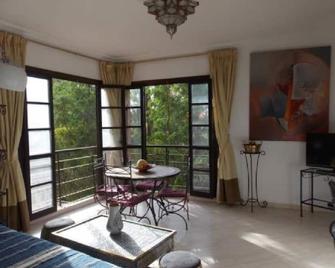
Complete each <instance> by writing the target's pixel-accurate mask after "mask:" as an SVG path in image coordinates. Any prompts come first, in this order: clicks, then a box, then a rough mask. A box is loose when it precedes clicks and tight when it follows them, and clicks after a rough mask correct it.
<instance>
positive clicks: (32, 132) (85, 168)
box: [20, 67, 100, 219]
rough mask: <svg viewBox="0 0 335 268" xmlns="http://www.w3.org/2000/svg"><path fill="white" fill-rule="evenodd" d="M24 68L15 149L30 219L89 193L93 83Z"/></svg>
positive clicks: (93, 138)
mask: <svg viewBox="0 0 335 268" xmlns="http://www.w3.org/2000/svg"><path fill="white" fill-rule="evenodd" d="M27 73H28V80H27V86H26V113H25V123H24V132H23V135H22V142H21V146H20V151H21V155H22V156H23V157H22V160H24V162H23V164H24V167H25V168H23V173H24V177H25V179H26V185H27V187H26V190H27V197H28V204H29V209H30V216H31V219H35V218H38V217H40V216H43V215H46V214H48V213H51V212H54V211H56V210H57V209H59V208H61V207H64V206H67V205H69V204H71V202H73V201H77V200H79V199H81V198H85V197H88V196H91V195H92V194H93V192H94V189H95V185H94V184H95V181H94V178H93V174H92V165H93V161H94V158H95V157H96V156H97V144H98V142H99V141H98V140H97V137H98V135H97V121H99V119H100V117H99V118H98V119H97V112H96V111H97V110H96V108H97V105H96V99H97V98H96V92H97V88H98V87H99V84H98V81H94V80H89V79H85V78H80V77H73V76H69V75H66V74H61V73H54V72H50V71H45V70H40V69H37V68H31V67H28V68H27ZM99 139H100V137H99ZM57 204H58V207H57Z"/></svg>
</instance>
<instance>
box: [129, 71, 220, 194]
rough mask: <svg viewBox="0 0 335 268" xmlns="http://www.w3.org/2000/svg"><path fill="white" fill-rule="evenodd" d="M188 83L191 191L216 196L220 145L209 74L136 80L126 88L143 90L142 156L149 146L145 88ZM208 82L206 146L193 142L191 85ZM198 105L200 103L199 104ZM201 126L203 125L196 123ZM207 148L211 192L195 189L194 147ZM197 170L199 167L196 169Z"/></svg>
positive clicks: (145, 153) (144, 156)
mask: <svg viewBox="0 0 335 268" xmlns="http://www.w3.org/2000/svg"><path fill="white" fill-rule="evenodd" d="M179 83H183V84H188V95H189V120H188V121H189V145H187V146H188V148H189V156H190V193H191V195H194V196H199V197H206V198H214V197H215V196H216V187H217V158H218V145H217V142H216V137H215V130H214V121H213V120H214V119H213V109H212V80H211V78H210V76H209V75H203V76H191V77H180V78H169V79H157V80H143V81H135V82H133V83H132V84H131V86H129V87H125V88H141V91H142V101H143V102H142V105H143V107H144V108H142V111H143V112H142V117H143V118H142V156H143V158H144V159H146V156H147V147H146V133H145V126H146V120H145V118H146V114H145V112H146V103H145V90H144V88H145V87H147V86H155V85H167V84H179ZM205 83H206V84H208V103H206V105H208V109H209V111H208V112H209V118H208V120H209V122H208V125H206V126H208V127H209V134H208V135H209V136H208V138H209V145H208V146H207V147H206V146H193V144H192V109H191V108H192V95H191V90H192V89H191V86H192V85H194V84H205ZM197 105H198V104H197ZM196 126H201V125H196ZM194 148H195V149H197V148H200V149H206V150H208V151H209V171H208V172H209V179H210V185H209V192H201V191H195V190H194V189H193V170H194V169H193V149H194ZM196 170H197V169H196Z"/></svg>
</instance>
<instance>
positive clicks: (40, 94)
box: [27, 77, 49, 102]
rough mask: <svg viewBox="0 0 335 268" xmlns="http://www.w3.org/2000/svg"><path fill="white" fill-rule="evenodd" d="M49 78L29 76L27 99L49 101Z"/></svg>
mask: <svg viewBox="0 0 335 268" xmlns="http://www.w3.org/2000/svg"><path fill="white" fill-rule="evenodd" d="M48 85H49V83H48V80H46V79H41V78H35V77H28V79H27V101H36V102H49V88H48Z"/></svg>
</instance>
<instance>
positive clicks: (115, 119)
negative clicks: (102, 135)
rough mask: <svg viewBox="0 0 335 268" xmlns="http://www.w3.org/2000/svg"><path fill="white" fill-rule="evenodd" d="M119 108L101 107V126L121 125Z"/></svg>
mask: <svg viewBox="0 0 335 268" xmlns="http://www.w3.org/2000/svg"><path fill="white" fill-rule="evenodd" d="M121 118H122V115H121V109H101V120H102V127H121Z"/></svg>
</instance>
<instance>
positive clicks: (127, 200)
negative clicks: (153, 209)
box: [107, 164, 151, 224]
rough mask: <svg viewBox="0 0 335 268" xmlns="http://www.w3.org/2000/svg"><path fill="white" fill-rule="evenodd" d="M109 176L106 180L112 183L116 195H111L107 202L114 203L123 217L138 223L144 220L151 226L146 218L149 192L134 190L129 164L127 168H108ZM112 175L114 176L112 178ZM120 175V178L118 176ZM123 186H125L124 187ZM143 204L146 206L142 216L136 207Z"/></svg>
mask: <svg viewBox="0 0 335 268" xmlns="http://www.w3.org/2000/svg"><path fill="white" fill-rule="evenodd" d="M108 173H109V175H108V176H107V179H110V180H112V181H113V184H114V185H115V187H116V189H117V195H113V196H112V197H111V198H110V199H108V200H107V202H116V203H118V204H119V206H120V213H121V214H122V215H123V216H124V217H127V216H130V217H135V218H137V219H138V221H141V220H143V219H146V220H147V221H148V222H149V224H151V221H150V219H149V218H148V217H147V215H148V213H149V211H150V203H149V201H148V200H149V199H150V198H151V193H150V192H138V191H137V190H136V184H135V183H134V180H133V179H132V167H131V164H130V165H129V167H109V168H108ZM113 174H114V176H113ZM120 175H122V178H120V177H119V176H120ZM123 175H124V176H123ZM125 185H127V186H126V187H125ZM141 203H145V204H146V205H147V207H146V209H145V211H144V213H143V215H139V213H138V205H140V204H141ZM127 208H128V209H129V212H128V213H127V212H126V209H127Z"/></svg>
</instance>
